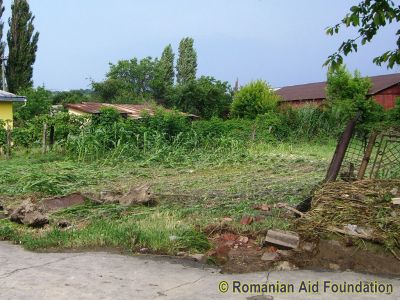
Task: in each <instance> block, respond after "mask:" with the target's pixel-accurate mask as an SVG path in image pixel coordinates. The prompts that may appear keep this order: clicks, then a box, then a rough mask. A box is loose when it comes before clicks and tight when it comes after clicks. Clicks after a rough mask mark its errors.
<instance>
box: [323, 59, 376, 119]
mask: <svg viewBox="0 0 400 300" xmlns="http://www.w3.org/2000/svg"><path fill="white" fill-rule="evenodd" d="M370 87H371V81H370V79H369V78H365V77H361V74H360V72H358V71H355V72H354V75H352V74H351V73H350V72H349V71H348V70H347V69H346V67H345V66H338V67H336V68H331V69H330V70H329V72H328V79H327V88H326V92H327V100H328V104H329V106H330V108H331V109H333V110H336V112H337V113H339V114H340V115H341V118H342V119H343V122H345V121H346V120H348V119H349V118H353V117H354V116H355V115H356V113H357V112H360V113H361V121H362V122H364V123H374V122H379V121H381V120H382V118H383V115H384V113H383V107H382V106H381V105H379V104H378V103H377V102H376V101H375V100H374V99H372V98H371V97H368V91H369V89H370Z"/></svg>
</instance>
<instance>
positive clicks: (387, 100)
mask: <svg viewBox="0 0 400 300" xmlns="http://www.w3.org/2000/svg"><path fill="white" fill-rule="evenodd" d="M369 79H370V80H371V82H372V87H371V89H370V90H369V93H368V96H371V97H373V98H374V99H375V100H376V102H378V103H379V104H381V105H382V106H383V107H384V108H385V109H391V108H393V107H394V106H395V104H396V100H397V98H399V97H400V73H396V74H389V75H381V76H373V77H369ZM277 93H278V95H280V96H281V97H282V103H286V104H289V105H292V106H302V105H304V104H309V103H311V104H317V105H318V104H321V103H322V102H323V101H324V100H325V99H326V82H316V83H308V84H300V85H293V86H286V87H283V88H280V89H279V90H277Z"/></svg>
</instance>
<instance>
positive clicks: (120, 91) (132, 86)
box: [92, 57, 164, 103]
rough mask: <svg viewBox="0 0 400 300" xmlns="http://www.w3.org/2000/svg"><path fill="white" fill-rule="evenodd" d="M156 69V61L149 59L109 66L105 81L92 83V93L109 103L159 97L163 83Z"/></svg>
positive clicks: (120, 62)
mask: <svg viewBox="0 0 400 300" xmlns="http://www.w3.org/2000/svg"><path fill="white" fill-rule="evenodd" d="M158 68H159V61H158V59H153V58H151V57H146V58H144V59H142V60H140V61H138V59H137V58H133V59H131V60H121V61H119V62H117V64H110V70H109V72H108V73H107V78H106V80H105V81H103V82H93V83H92V87H93V89H94V93H95V95H97V96H98V97H100V98H101V99H102V101H104V102H109V103H137V102H138V101H140V99H142V100H143V99H148V98H151V97H156V96H159V95H160V93H162V90H163V84H164V82H163V81H162V80H163V77H162V76H163V74H161V73H159V69H158Z"/></svg>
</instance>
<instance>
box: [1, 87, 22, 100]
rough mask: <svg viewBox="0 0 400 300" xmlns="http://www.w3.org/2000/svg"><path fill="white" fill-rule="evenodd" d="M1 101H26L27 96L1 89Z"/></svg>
mask: <svg viewBox="0 0 400 300" xmlns="http://www.w3.org/2000/svg"><path fill="white" fill-rule="evenodd" d="M0 101H7V102H24V101H26V98H25V97H23V96H17V95H14V94H12V93H9V92H6V91H1V90H0Z"/></svg>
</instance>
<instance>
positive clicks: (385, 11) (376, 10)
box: [325, 0, 400, 68]
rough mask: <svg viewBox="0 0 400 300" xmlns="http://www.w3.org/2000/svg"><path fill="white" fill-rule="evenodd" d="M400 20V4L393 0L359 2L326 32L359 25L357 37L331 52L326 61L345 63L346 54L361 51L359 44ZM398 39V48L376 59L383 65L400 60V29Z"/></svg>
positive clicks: (335, 65)
mask: <svg viewBox="0 0 400 300" xmlns="http://www.w3.org/2000/svg"><path fill="white" fill-rule="evenodd" d="M399 20H400V6H399V5H398V4H395V2H393V1H392V0H364V1H361V2H360V3H359V4H358V5H355V6H352V7H351V8H350V12H349V13H348V14H347V15H346V16H345V17H344V18H343V20H342V21H341V22H340V23H338V24H336V25H335V26H332V27H329V28H328V29H327V31H326V32H327V34H328V35H334V34H338V33H339V31H340V30H341V29H342V27H343V26H345V27H354V28H357V32H358V35H357V37H356V38H350V39H348V40H347V41H344V42H343V43H342V45H341V46H340V47H339V49H338V51H337V52H335V53H334V54H332V55H330V56H329V58H328V60H327V61H326V62H325V65H330V66H331V67H333V68H336V67H337V66H339V65H341V64H342V63H343V56H342V54H343V55H345V56H347V55H348V54H350V53H352V52H357V50H358V46H359V45H360V44H361V45H365V44H366V43H369V42H371V41H372V40H373V38H374V37H375V36H376V34H377V33H378V32H379V31H380V30H381V29H382V27H384V26H386V25H387V24H390V23H392V22H398V21H399ZM396 39H397V41H396V44H397V47H396V49H394V50H389V51H386V52H385V53H383V54H382V55H380V56H378V57H375V58H374V60H373V61H374V63H376V64H377V65H379V66H380V65H382V63H387V65H388V68H393V67H394V66H395V65H399V64H400V49H399V46H400V30H398V31H397V32H396ZM359 41H360V42H359Z"/></svg>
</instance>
